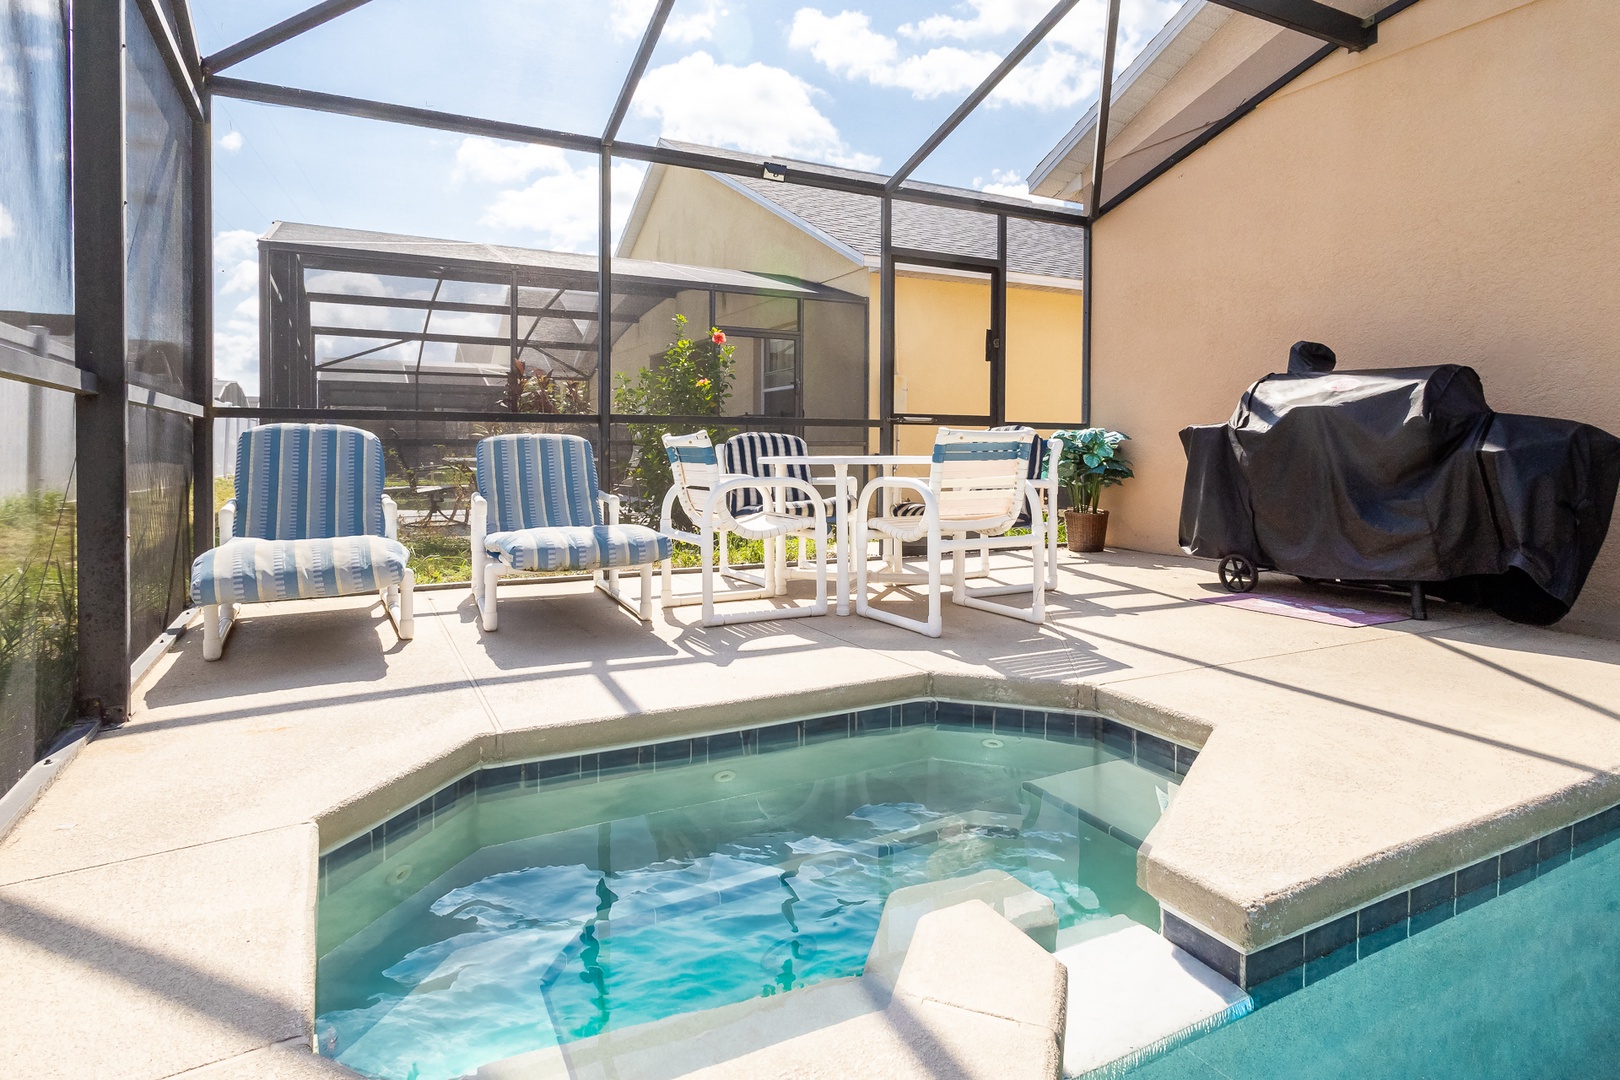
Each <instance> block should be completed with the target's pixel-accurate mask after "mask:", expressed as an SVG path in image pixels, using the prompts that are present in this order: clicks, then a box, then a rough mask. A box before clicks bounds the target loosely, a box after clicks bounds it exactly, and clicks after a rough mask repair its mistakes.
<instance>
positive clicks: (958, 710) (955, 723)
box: [934, 701, 973, 731]
mask: <svg viewBox="0 0 1620 1080" xmlns="http://www.w3.org/2000/svg"><path fill="white" fill-rule="evenodd" d="M934 723H936V724H938V725H939V726H940V727H942V728H950V729H954V730H958V731H972V730H973V706H972V705H965V704H963V703H962V702H960V701H941V702H939V703H938V704H937V705H935V706H934Z"/></svg>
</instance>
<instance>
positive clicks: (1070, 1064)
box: [1053, 916, 1253, 1080]
mask: <svg viewBox="0 0 1620 1080" xmlns="http://www.w3.org/2000/svg"><path fill="white" fill-rule="evenodd" d="M1076 929H1082V928H1080V927H1077V928H1076ZM1083 929H1084V931H1085V933H1086V934H1089V935H1090V936H1082V935H1076V937H1067V936H1065V935H1060V940H1059V945H1060V947H1059V949H1058V951H1057V952H1056V953H1054V954H1053V955H1054V957H1055V958H1056V959H1057V960H1058V962H1059V963H1061V964H1062V965H1063V966H1064V967H1065V968H1067V969H1068V972H1069V1002H1068V1015H1067V1019H1066V1022H1065V1025H1064V1029H1065V1031H1064V1043H1063V1075H1064V1076H1066V1077H1082V1076H1083V1077H1087V1078H1088V1080H1109V1078H1112V1077H1117V1076H1122V1075H1123V1074H1124V1073H1125V1072H1126V1071H1127V1070H1129V1069H1131V1068H1133V1067H1134V1066H1136V1065H1139V1064H1141V1063H1142V1062H1143V1061H1146V1060H1148V1059H1149V1058H1153V1057H1156V1056H1158V1055H1159V1054H1162V1053H1165V1052H1167V1051H1170V1050H1173V1049H1175V1048H1176V1047H1177V1046H1180V1045H1182V1044H1183V1043H1186V1042H1188V1041H1189V1040H1191V1039H1194V1038H1196V1037H1198V1036H1199V1035H1201V1034H1203V1033H1204V1032H1206V1031H1210V1030H1212V1029H1214V1028H1217V1027H1220V1026H1221V1025H1222V1024H1225V1023H1228V1022H1229V1021H1232V1020H1236V1019H1237V1018H1238V1017H1240V1016H1244V1015H1246V1014H1247V1013H1248V1012H1249V1011H1250V1010H1251V1009H1252V1008H1253V1003H1252V1001H1251V1000H1250V998H1249V995H1247V994H1245V993H1244V992H1243V991H1242V990H1241V989H1239V988H1238V987H1237V986H1235V985H1233V984H1232V983H1230V982H1228V981H1227V980H1226V979H1224V978H1222V977H1221V976H1220V975H1217V974H1216V973H1215V972H1214V971H1211V970H1210V969H1209V968H1207V967H1205V966H1204V965H1203V964H1202V963H1200V962H1199V961H1198V960H1197V959H1195V958H1194V957H1193V956H1192V955H1191V954H1190V953H1186V952H1183V951H1182V950H1181V949H1178V948H1176V946H1174V945H1172V944H1171V943H1170V942H1169V941H1167V940H1166V939H1165V938H1163V937H1161V936H1160V935H1158V934H1155V933H1154V932H1153V931H1152V930H1149V929H1148V928H1147V927H1145V926H1139V925H1137V924H1136V923H1133V922H1131V921H1130V920H1129V919H1126V918H1124V917H1123V916H1116V917H1114V918H1112V919H1107V920H1099V921H1098V922H1096V923H1088V924H1083ZM1077 938H1078V940H1077ZM1071 942H1072V943H1071Z"/></svg>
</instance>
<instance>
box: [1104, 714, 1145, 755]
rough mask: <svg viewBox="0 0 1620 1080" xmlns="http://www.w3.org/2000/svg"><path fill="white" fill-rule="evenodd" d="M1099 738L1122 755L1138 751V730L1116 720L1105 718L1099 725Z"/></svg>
mask: <svg viewBox="0 0 1620 1080" xmlns="http://www.w3.org/2000/svg"><path fill="white" fill-rule="evenodd" d="M1097 728H1098V730H1097V740H1098V741H1099V742H1101V743H1102V744H1103V745H1104V746H1106V747H1108V749H1110V750H1112V751H1113V752H1114V753H1116V754H1118V755H1120V756H1121V757H1127V758H1128V757H1131V756H1132V755H1133V754H1134V753H1135V752H1136V731H1135V730H1134V729H1133V728H1128V727H1126V726H1125V725H1124V724H1121V723H1119V722H1118V721H1115V720H1104V721H1103V722H1102V723H1101V724H1099V725H1097Z"/></svg>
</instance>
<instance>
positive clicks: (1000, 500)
mask: <svg viewBox="0 0 1620 1080" xmlns="http://www.w3.org/2000/svg"><path fill="white" fill-rule="evenodd" d="M1033 434H1034V432H1033V431H1031V430H1030V429H1028V428H1022V429H1015V430H1012V431H960V430H955V429H952V428H940V429H939V434H938V435H937V436H936V437H935V439H934V453H933V464H932V465H931V467H930V468H929V473H928V478H927V479H926V480H919V479H913V478H911V477H906V476H880V477H878V478H876V479H875V480H872V481H871V482H870V483H868V484H867V485H866V486H865V487H864V488H862V489H861V495H860V498H859V499H858V500H857V502H856V513H855V550H856V551H858V552H862V551H865V550H866V549H867V544H868V541H869V538H870V535H871V533H873V532H876V533H877V534H879V536H881V537H883V538H885V539H887V540H889V541H892V542H893V544H894V546H898V545H900V544H906V543H911V542H914V541H918V540H926V541H927V547H928V551H927V558H928V570H927V572H926V573H921V574H919V573H907V574H903V575H895V574H893V573H889V574H885V575H884V580H885V582H886V583H889V585H890V588H893V587H895V586H896V585H900V586H905V585H923V586H925V587H926V588H927V590H928V618H927V619H926V620H918V619H910V618H906V617H905V616H902V615H897V614H895V613H894V612H891V611H883V610H881V609H879V608H877V607H876V606H874V605H873V603H872V598H871V597H870V596H868V595H867V577H868V568H867V560H866V559H864V558H861V559H856V560H855V611H856V614H858V615H864V616H866V617H867V618H870V619H876V620H878V621H879V622H886V623H890V624H892V625H894V626H899V627H902V628H904V629H907V630H914V631H916V632H917V633H920V634H926V635H928V636H929V637H939V635H940V633H941V632H942V631H943V629H944V624H943V620H942V618H941V614H940V561H941V559H942V557H943V556H944V555H946V554H949V555H950V556H951V602H952V603H955V604H960V605H962V606H964V607H971V608H978V609H979V610H981V611H989V612H993V613H995V614H997V615H1010V616H1013V617H1015V618H1019V619H1023V620H1025V621H1026V622H1032V623H1039V622H1042V621H1043V620H1044V619H1045V617H1046V606H1045V598H1046V588H1045V585H1046V555H1047V544H1046V523H1045V515H1044V514H1043V513H1042V510H1041V505H1040V503H1041V492H1040V489H1038V488H1036V487H1035V486H1034V485H1032V484H1031V483H1030V481H1029V479H1028V475H1027V472H1028V468H1029V441H1030V437H1031V436H1032V435H1033ZM901 491H909V492H912V493H914V494H915V495H917V496H918V501H920V503H921V504H922V511H921V512H920V513H918V512H914V511H907V512H904V513H883V512H877V511H876V508H875V501H876V496H877V495H878V494H880V493H883V494H887V495H892V494H893V493H897V492H901ZM1025 505H1027V506H1028V507H1029V512H1030V531H1029V534H1028V535H1024V536H1008V535H1006V532H1007V530H1008V529H1010V528H1012V527H1013V524H1014V523H1015V522H1016V521H1017V520H1018V518H1019V516H1020V514H1021V513H1022V511H1023V508H1024V507H1025ZM975 534H976V537H977V538H975ZM1014 549H1025V550H1028V551H1029V553H1030V561H1031V563H1032V569H1033V575H1034V576H1033V580H1032V581H1031V583H1030V584H1029V585H1008V586H997V587H994V588H990V589H980V590H976V591H972V592H970V591H969V590H968V588H967V566H966V563H967V558H968V556H969V555H970V554H971V553H972V552H973V551H977V550H997V551H1001V550H1014ZM1023 592H1027V593H1029V594H1030V606H1029V607H1027V608H1018V607H1013V606H1011V605H1008V604H999V603H994V602H992V601H990V600H988V599H986V598H987V597H990V596H1005V595H1008V594H1011V593H1023Z"/></svg>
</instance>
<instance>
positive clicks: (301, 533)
mask: <svg viewBox="0 0 1620 1080" xmlns="http://www.w3.org/2000/svg"><path fill="white" fill-rule="evenodd" d="M219 537H220V545H219V547H217V548H214V549H213V550H212V551H206V552H204V553H203V554H201V555H199V556H197V559H196V561H195V562H193V563H192V564H191V601H192V603H193V604H197V605H200V606H201V607H202V608H203V659H205V660H218V659H219V658H220V655H221V653H222V652H223V651H224V648H225V638H226V636H227V635H228V634H229V633H230V631H231V627H232V625H234V623H235V620H236V610H237V607H238V606H239V605H241V604H254V603H266V602H268V601H272V600H314V599H320V598H324V597H332V596H355V595H361V594H364V593H370V592H376V593H379V594H381V596H382V600H383V610H384V611H385V612H386V613H387V615H388V617H389V619H390V620H391V621H392V622H393V624H394V628H395V630H396V631H398V633H399V637H400V640H402V641H408V640H410V638H411V637H412V636H413V633H414V626H415V619H414V617H413V614H412V602H411V599H412V598H411V592H412V588H413V586H414V585H415V581H416V579H415V576H414V575H413V574H412V573H411V570H410V567H409V566H408V565H406V564H407V561H408V559H409V553H408V552H406V550H405V547H404V545H402V544H401V543H400V542H399V539H398V514H397V511H396V510H395V508H394V501H393V500H392V499H390V498H389V497H388V496H386V495H384V494H383V450H382V443H381V442H380V441H379V440H378V438H377V436H375V435H373V434H372V433H371V432H369V431H361V430H360V429H359V428H353V427H345V426H343V425H341V424H265V425H263V426H260V427H255V428H250V429H249V430H247V431H244V432H243V433H242V435H241V438H239V439H238V440H237V443H236V497H235V498H233V499H231V500H230V501H229V502H227V503H226V504H225V505H224V506H222V507H220V509H219Z"/></svg>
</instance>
